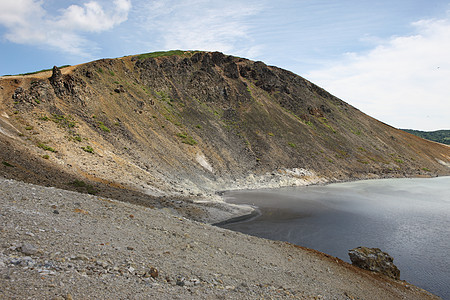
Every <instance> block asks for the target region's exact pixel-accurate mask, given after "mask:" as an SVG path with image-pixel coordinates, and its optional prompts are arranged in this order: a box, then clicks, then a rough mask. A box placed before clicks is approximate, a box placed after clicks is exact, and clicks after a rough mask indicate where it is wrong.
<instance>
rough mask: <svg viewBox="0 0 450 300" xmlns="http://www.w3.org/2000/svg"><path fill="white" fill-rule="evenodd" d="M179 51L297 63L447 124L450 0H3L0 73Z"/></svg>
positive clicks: (416, 122)
mask: <svg viewBox="0 0 450 300" xmlns="http://www.w3.org/2000/svg"><path fill="white" fill-rule="evenodd" d="M173 49H180V50H207V51H221V52H223V53H225V54H230V55H235V56H241V57H245V58H249V59H252V60H260V61H263V62H265V63H266V64H268V65H274V66H278V67H281V68H284V69H287V70H290V71H292V72H294V73H296V74H298V75H300V76H302V77H304V78H306V79H308V80H310V81H312V82H313V83H315V84H317V85H319V86H321V87H323V88H324V89H326V90H328V91H329V92H331V93H332V94H334V95H335V96H337V97H339V98H340V99H342V100H344V101H346V102H347V103H349V104H351V105H353V106H355V107H356V108H358V109H360V110H361V111H363V112H364V113H366V114H368V115H370V116H372V117H374V118H376V119H378V120H380V121H382V122H385V123H387V124H389V125H391V126H394V127H397V128H410V129H418V130H438V129H450V0H447V1H441V0H427V1H425V0H395V1H392V0H389V1H387V0H378V1H374V0H371V1H366V0H297V1H294V0H278V1H269V0H258V1H254V0H246V1H244V0H227V1H223V0H222V1H219V0H209V1H207V0H153V1H152V0H112V1H111V0H0V53H1V55H0V75H8V74H20V73H27V72H32V71H36V70H41V69H48V68H51V67H53V66H54V65H58V66H61V65H68V64H69V65H76V64H79V63H84V62H88V61H92V60H96V59H101V58H115V57H121V56H126V55H131V54H140V53H147V52H153V51H161V50H173Z"/></svg>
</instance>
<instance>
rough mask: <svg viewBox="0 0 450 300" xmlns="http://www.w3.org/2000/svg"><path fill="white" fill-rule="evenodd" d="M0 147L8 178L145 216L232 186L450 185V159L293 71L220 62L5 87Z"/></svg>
mask: <svg viewBox="0 0 450 300" xmlns="http://www.w3.org/2000/svg"><path fill="white" fill-rule="evenodd" d="M172 54H175V55H172ZM0 148H1V149H0V159H1V160H2V162H3V164H1V165H0V174H1V175H3V176H6V177H13V178H16V179H21V180H25V181H28V182H32V183H38V184H43V185H54V186H58V187H62V188H66V189H76V190H80V191H87V192H97V193H99V194H100V195H105V196H111V197H115V198H119V199H122V200H126V201H131V202H138V203H146V204H147V205H159V204H160V203H161V202H164V203H163V205H169V204H170V203H173V201H172V199H174V198H176V197H181V198H183V199H187V198H190V199H191V200H198V199H201V198H205V197H209V196H210V195H211V194H212V193H214V192H215V191H217V190H221V189H229V188H243V187H252V186H261V187H264V186H268V187H270V186H280V185H292V184H302V183H305V182H320V181H333V180H346V179H352V178H377V177H386V176H415V175H425V176H426V175H448V174H450V168H449V164H450V148H449V147H447V146H444V145H440V144H437V143H433V142H428V141H425V140H422V139H420V138H418V137H415V136H413V135H410V134H408V133H405V132H403V131H400V130H397V129H394V128H392V127H390V126H388V125H386V124H383V123H381V122H379V121H377V120H375V119H373V118H371V117H369V116H367V115H365V114H363V113H362V112H360V111H358V110H357V109H356V108H354V107H352V106H350V105H349V104H347V103H345V102H343V101H342V100H340V99H338V98H336V97H334V96H332V95H331V94H329V93H328V92H326V91H325V90H323V89H321V88H320V87H318V86H316V85H314V84H313V83H311V82H309V81H307V80H305V79H303V78H302V77H300V76H297V75H295V74H293V73H291V72H288V71H286V70H282V69H279V68H276V67H270V66H267V65H265V64H264V63H262V62H253V61H249V60H246V59H242V58H237V57H233V56H226V55H223V54H222V53H217V52H214V53H208V52H189V51H187V52H182V51H177V52H169V53H163V54H159V55H152V54H148V55H140V56H129V57H123V58H120V59H103V60H99V61H94V62H91V63H87V64H83V65H78V66H73V67H67V68H63V69H61V70H59V69H57V68H55V69H54V70H53V72H43V73H38V74H35V75H28V76H12V77H3V78H1V79H0ZM167 196H170V197H169V198H170V199H171V200H169V198H168V197H167ZM161 197H163V198H161ZM164 197H165V198H164ZM194 210H195V209H194ZM192 213H193V214H195V212H192Z"/></svg>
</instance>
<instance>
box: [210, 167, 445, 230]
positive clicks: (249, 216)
mask: <svg viewBox="0 0 450 300" xmlns="http://www.w3.org/2000/svg"><path fill="white" fill-rule="evenodd" d="M437 177H450V174H449V175H439V174H432V175H410V176H388V175H386V176H381V177H378V178H357V177H353V178H348V179H343V180H336V179H326V178H322V179H321V180H319V181H317V182H310V183H306V184H303V185H280V186H264V185H263V186H259V187H250V186H246V187H243V188H235V189H228V190H219V191H216V192H215V193H214V194H215V195H217V196H219V198H220V200H219V201H220V202H219V203H222V204H223V205H225V206H227V205H231V203H228V202H227V201H226V200H225V199H224V195H225V194H226V193H228V192H238V191H256V190H276V189H283V188H296V187H297V188H301V187H308V186H326V185H330V184H339V183H349V182H359V181H365V180H367V181H369V180H370V181H371V180H385V179H414V178H423V179H427V178H437ZM323 180H325V181H323ZM207 203H217V202H216V201H214V200H212V201H211V202H207ZM232 205H236V206H241V205H242V204H241V203H232ZM253 208H254V209H258V207H253ZM258 216H260V215H254V212H253V211H252V212H251V213H249V214H245V215H242V214H238V213H236V214H235V215H234V216H233V215H232V216H231V217H229V218H227V219H225V220H222V221H219V222H212V223H210V222H208V224H211V225H214V226H222V225H226V224H230V223H236V222H243V221H248V220H249V219H252V218H254V217H258ZM212 219H214V218H212Z"/></svg>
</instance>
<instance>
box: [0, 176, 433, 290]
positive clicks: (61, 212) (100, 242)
mask: <svg viewBox="0 0 450 300" xmlns="http://www.w3.org/2000/svg"><path fill="white" fill-rule="evenodd" d="M151 297H157V299H436V297H434V296H432V295H430V294H429V293H427V292H425V291H423V290H421V289H419V288H417V287H415V286H412V285H410V284H408V283H406V282H403V281H394V280H391V279H387V278H384V277H382V276H379V275H374V274H372V273H369V272H367V271H363V270H359V269H357V268H355V267H353V266H351V265H349V264H347V263H345V262H342V261H340V260H338V259H336V258H333V257H329V256H326V255H324V254H322V253H319V252H316V251H313V250H308V249H305V248H301V247H298V246H294V245H291V244H288V243H284V242H276V241H269V240H264V239H260V238H256V237H251V236H247V235H244V234H241V233H236V232H232V231H228V230H225V229H221V228H217V227H214V226H211V225H206V224H203V223H198V222H194V221H190V220H187V219H185V218H182V217H178V216H174V215H171V214H169V213H168V212H166V211H164V210H159V209H150V208H144V207H140V206H135V205H132V204H128V203H122V202H118V201H115V200H111V199H105V198H100V197H96V196H92V195H86V194H79V193H75V192H69V191H64V190H59V189H56V188H45V187H40V186H35V185H30V184H24V183H21V182H17V181H14V180H7V179H3V178H0V299H151Z"/></svg>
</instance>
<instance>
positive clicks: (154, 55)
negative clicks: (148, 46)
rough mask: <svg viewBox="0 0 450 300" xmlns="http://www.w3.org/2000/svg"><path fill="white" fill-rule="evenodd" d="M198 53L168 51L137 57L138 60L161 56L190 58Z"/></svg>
mask: <svg viewBox="0 0 450 300" xmlns="http://www.w3.org/2000/svg"><path fill="white" fill-rule="evenodd" d="M197 52H200V51H182V50H170V51H157V52H151V53H144V54H140V55H138V56H137V58H138V59H146V58H155V57H161V56H173V55H178V56H190V55H192V54H195V53H197Z"/></svg>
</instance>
